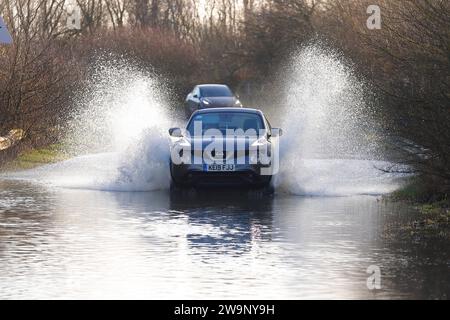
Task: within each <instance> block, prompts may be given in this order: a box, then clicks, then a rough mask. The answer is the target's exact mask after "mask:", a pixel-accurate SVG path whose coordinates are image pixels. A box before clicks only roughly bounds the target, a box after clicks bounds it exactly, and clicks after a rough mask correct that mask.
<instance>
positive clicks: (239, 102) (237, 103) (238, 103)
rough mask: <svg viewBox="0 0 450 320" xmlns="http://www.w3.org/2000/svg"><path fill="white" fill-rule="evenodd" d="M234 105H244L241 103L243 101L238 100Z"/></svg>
mask: <svg viewBox="0 0 450 320" xmlns="http://www.w3.org/2000/svg"><path fill="white" fill-rule="evenodd" d="M234 104H235V105H237V106H239V105H241V104H242V103H241V101H239V100H236V102H235V103H234Z"/></svg>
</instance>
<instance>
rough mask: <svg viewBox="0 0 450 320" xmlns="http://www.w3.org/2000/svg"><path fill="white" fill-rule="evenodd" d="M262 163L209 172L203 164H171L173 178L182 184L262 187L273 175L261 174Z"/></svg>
mask: <svg viewBox="0 0 450 320" xmlns="http://www.w3.org/2000/svg"><path fill="white" fill-rule="evenodd" d="M262 167H263V166H262V165H258V164H243V165H238V164H237V165H236V169H235V171H229V172H207V171H204V170H203V165H202V164H180V165H173V164H172V165H171V168H170V169H171V170H170V171H171V175H172V179H173V180H174V181H175V182H176V183H178V184H180V185H190V186H200V187H201V186H217V187H228V186H233V187H262V186H265V185H267V184H269V183H270V181H271V180H272V176H270V175H261V168H262Z"/></svg>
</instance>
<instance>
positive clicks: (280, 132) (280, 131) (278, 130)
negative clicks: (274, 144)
mask: <svg viewBox="0 0 450 320" xmlns="http://www.w3.org/2000/svg"><path fill="white" fill-rule="evenodd" d="M282 135H283V129H281V128H272V135H271V137H281V136H282Z"/></svg>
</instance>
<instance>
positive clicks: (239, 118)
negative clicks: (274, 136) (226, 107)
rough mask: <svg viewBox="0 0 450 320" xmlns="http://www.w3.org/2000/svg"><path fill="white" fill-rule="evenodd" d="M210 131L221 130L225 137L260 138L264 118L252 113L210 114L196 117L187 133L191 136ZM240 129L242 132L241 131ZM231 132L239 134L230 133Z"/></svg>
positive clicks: (190, 123)
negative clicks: (253, 136)
mask: <svg viewBox="0 0 450 320" xmlns="http://www.w3.org/2000/svg"><path fill="white" fill-rule="evenodd" d="M209 129H216V130H220V131H221V133H222V134H223V135H229V134H233V135H243V134H244V133H245V135H248V136H252V135H257V136H259V134H260V130H264V129H265V128H264V123H263V120H262V117H261V116H260V115H259V114H257V113H250V112H248V113H247V112H208V113H200V114H197V115H195V116H194V117H193V118H192V119H191V121H190V122H189V124H188V127H187V131H188V132H189V133H190V135H191V136H199V135H204V134H205V133H206V134H210V133H212V132H207V130H209ZM239 129H240V130H239ZM230 130H233V131H236V130H238V131H237V132H233V133H232V132H230Z"/></svg>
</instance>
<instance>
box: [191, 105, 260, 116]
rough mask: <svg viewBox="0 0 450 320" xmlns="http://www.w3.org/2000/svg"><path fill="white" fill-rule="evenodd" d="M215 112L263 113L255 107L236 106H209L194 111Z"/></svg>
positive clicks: (196, 112) (199, 112) (200, 112)
mask: <svg viewBox="0 0 450 320" xmlns="http://www.w3.org/2000/svg"><path fill="white" fill-rule="evenodd" d="M213 112H236V113H238V112H240V113H258V114H263V113H262V111H261V110H258V109H253V108H236V107H227V108H208V109H200V110H197V111H195V112H194V114H203V113H213Z"/></svg>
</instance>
